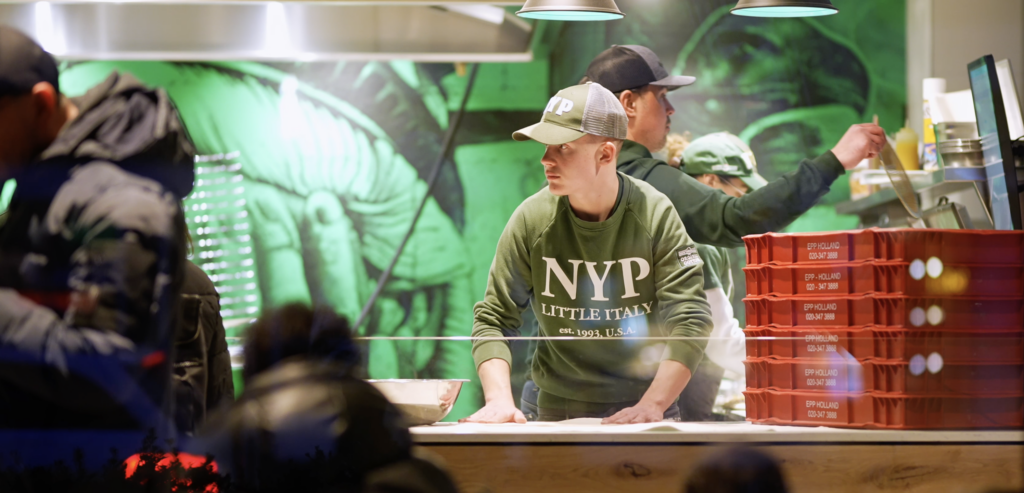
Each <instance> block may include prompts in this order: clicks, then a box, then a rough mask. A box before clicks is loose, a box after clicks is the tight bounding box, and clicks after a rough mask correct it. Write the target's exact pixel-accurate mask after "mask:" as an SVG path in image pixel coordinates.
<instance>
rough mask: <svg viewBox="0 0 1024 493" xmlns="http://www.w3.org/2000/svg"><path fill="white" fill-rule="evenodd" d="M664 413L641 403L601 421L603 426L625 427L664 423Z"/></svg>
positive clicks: (652, 406) (655, 407)
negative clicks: (633, 424)
mask: <svg viewBox="0 0 1024 493" xmlns="http://www.w3.org/2000/svg"><path fill="white" fill-rule="evenodd" d="M664 419H665V411H664V410H662V409H659V408H658V407H657V406H654V405H650V404H646V403H644V402H643V401H641V402H640V403H638V404H637V405H635V406H633V407H627V408H626V409H623V410H621V411H619V412H617V413H615V414H613V415H611V416H609V417H607V418H604V419H603V420H601V424H603V425H625V424H631V423H657V422H658V421H664Z"/></svg>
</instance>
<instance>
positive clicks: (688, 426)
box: [411, 419, 1024, 445]
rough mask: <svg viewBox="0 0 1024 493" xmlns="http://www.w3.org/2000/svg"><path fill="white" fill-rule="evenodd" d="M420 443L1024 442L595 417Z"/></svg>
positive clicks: (426, 438) (485, 429)
mask: <svg viewBox="0 0 1024 493" xmlns="http://www.w3.org/2000/svg"><path fill="white" fill-rule="evenodd" d="M411 431H412V436H413V440H414V441H415V442H416V443H419V444H423V445H426V444H439V445H440V444H457V443H458V444H470V443H473V444H531V443H536V444H539V443H567V444H570V443H633V444H641V443H650V444H654V443H680V444H683V443H688V444H700V443H763V444H770V443H830V444H836V443H865V444H868V443H871V444H882V443H889V444H928V443H945V444H952V443H979V444H980V443H993V444H1006V445H1010V444H1024V431H1021V430H994V431H993V430H980V431H971V430H966V431H948V430H938V431H901V430H850V429H840V428H824V427H816V428H811V427H799V426H764V425H755V424H753V423H747V422H734V423H673V422H663V423H648V424H637V425H608V426H602V425H601V424H600V422H599V420H596V419H579V420H571V421H564V422H560V423H527V424H500V425H494V424H476V423H463V424H457V423H438V424H435V425H431V426H417V427H414V428H412V429H411Z"/></svg>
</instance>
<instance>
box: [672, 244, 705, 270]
mask: <svg viewBox="0 0 1024 493" xmlns="http://www.w3.org/2000/svg"><path fill="white" fill-rule="evenodd" d="M676 258H678V259H679V266H680V267H693V266H695V265H701V260H700V255H699V254H698V253H697V249H696V248H694V247H687V248H684V249H682V250H679V251H677V252H676Z"/></svg>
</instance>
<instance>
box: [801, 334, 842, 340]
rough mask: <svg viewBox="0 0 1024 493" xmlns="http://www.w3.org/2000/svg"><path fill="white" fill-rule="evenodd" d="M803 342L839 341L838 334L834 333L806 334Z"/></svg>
mask: <svg viewBox="0 0 1024 493" xmlns="http://www.w3.org/2000/svg"><path fill="white" fill-rule="evenodd" d="M804 342H839V336H837V335H835V334H808V335H805V336H804Z"/></svg>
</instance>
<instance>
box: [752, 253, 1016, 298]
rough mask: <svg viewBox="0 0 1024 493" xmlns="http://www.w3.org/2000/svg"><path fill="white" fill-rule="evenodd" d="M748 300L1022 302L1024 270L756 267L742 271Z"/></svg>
mask: <svg viewBox="0 0 1024 493" xmlns="http://www.w3.org/2000/svg"><path fill="white" fill-rule="evenodd" d="M743 272H744V273H745V274H746V278H747V295H749V296H847V295H865V294H902V295H905V296H964V295H968V294H969V295H970V296H993V297H1002V298H1017V297H1024V265H955V264H954V265H943V264H942V263H941V262H938V263H936V262H935V261H932V264H931V265H928V263H927V262H924V261H920V260H917V261H914V262H913V263H906V262H901V263H875V262H871V263H844V264H811V265H804V264H792V265H784V266H777V265H759V266H754V267H746V268H744V269H743Z"/></svg>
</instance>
